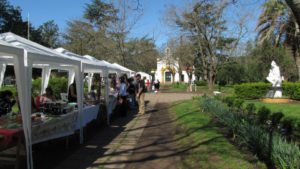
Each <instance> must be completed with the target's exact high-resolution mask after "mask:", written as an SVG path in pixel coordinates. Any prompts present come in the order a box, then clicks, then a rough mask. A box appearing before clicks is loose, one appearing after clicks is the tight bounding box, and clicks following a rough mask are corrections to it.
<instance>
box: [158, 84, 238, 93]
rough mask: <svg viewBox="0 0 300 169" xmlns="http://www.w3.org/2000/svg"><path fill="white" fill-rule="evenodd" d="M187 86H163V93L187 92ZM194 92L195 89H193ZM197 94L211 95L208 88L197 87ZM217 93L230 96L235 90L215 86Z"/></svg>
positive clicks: (228, 87)
mask: <svg viewBox="0 0 300 169" xmlns="http://www.w3.org/2000/svg"><path fill="white" fill-rule="evenodd" d="M187 87H188V86H187V85H185V84H179V85H162V86H161V89H162V90H161V91H163V92H186V91H187ZM193 90H194V88H193ZM196 90H197V91H196V92H197V93H202V94H209V91H208V87H207V86H197V88H196ZM214 90H215V91H220V92H221V93H222V95H225V96H228V95H233V94H234V88H233V87H230V86H225V87H219V86H218V85H216V86H215V89H214Z"/></svg>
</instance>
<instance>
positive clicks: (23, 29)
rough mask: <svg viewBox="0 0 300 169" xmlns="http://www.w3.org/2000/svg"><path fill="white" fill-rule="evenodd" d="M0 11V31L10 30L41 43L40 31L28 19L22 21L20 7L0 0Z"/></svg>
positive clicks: (5, 0)
mask: <svg viewBox="0 0 300 169" xmlns="http://www.w3.org/2000/svg"><path fill="white" fill-rule="evenodd" d="M0 11H1V12H0V33H5V32H12V33H15V34H17V35H19V36H22V37H24V38H26V39H27V38H28V37H29V40H32V41H34V42H36V43H42V36H41V32H40V31H39V30H38V29H35V28H34V27H33V26H32V25H31V24H30V23H28V21H23V19H22V15H21V8H19V7H14V6H12V5H10V4H9V2H8V1H7V0H0ZM28 27H29V33H30V35H29V36H28Z"/></svg>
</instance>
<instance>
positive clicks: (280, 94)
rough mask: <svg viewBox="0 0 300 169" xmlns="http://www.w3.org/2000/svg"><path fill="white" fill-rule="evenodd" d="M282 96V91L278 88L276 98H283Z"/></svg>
mask: <svg viewBox="0 0 300 169" xmlns="http://www.w3.org/2000/svg"><path fill="white" fill-rule="evenodd" d="M281 97H282V91H281V90H276V91H275V94H274V98H281Z"/></svg>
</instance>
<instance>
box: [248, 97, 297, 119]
mask: <svg viewBox="0 0 300 169" xmlns="http://www.w3.org/2000/svg"><path fill="white" fill-rule="evenodd" d="M248 103H254V104H255V106H256V108H257V109H259V108H260V107H262V106H266V107H267V108H269V109H270V110H271V111H272V112H282V113H283V114H284V116H285V117H286V118H291V119H295V120H297V121H299V122H300V104H292V103H291V104H288V103H287V104H279V103H263V102H260V101H253V100H250V101H249V100H247V101H245V104H248Z"/></svg>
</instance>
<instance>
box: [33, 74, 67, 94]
mask: <svg viewBox="0 0 300 169" xmlns="http://www.w3.org/2000/svg"><path fill="white" fill-rule="evenodd" d="M48 86H50V87H51V88H52V90H53V93H54V96H55V98H57V99H58V98H60V93H67V90H68V79H67V78H65V77H51V78H50V80H49V85H48ZM40 91H41V78H38V79H35V80H33V81H32V94H33V96H37V95H39V94H40Z"/></svg>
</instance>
